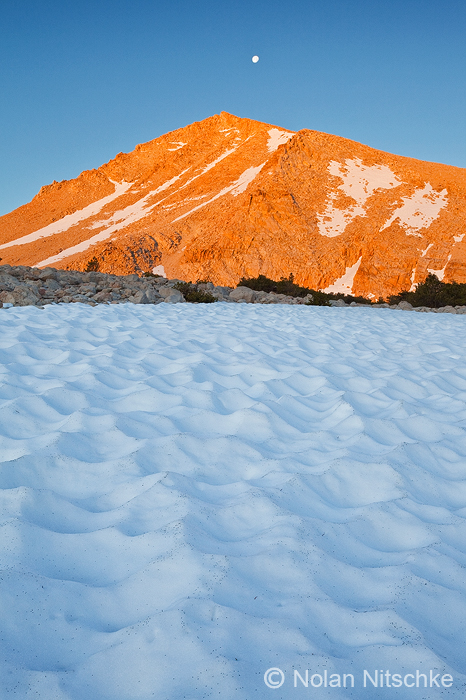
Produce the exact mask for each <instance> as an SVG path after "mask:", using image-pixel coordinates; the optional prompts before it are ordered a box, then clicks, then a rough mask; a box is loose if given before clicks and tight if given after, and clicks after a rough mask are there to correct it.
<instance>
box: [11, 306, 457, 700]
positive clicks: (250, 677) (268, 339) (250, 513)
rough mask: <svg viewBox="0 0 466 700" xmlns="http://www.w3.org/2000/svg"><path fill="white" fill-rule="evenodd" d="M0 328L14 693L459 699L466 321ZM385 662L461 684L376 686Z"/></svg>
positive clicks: (405, 318)
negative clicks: (348, 680) (321, 678)
mask: <svg viewBox="0 0 466 700" xmlns="http://www.w3.org/2000/svg"><path fill="white" fill-rule="evenodd" d="M0 324H1V334H0V359H1V365H0V371H1V375H2V383H1V386H0V402H1V411H0V447H1V450H0V454H1V460H2V461H1V469H0V502H1V508H0V514H1V528H2V535H1V537H0V548H1V557H2V571H1V576H0V606H1V608H0V609H1V615H0V620H1V622H0V625H1V628H2V630H1V634H0V640H1V645H0V648H1V653H0V698H1V700H10V698H13V697H15V698H21V700H32V698H34V699H35V700H37V699H39V700H149V699H153V698H160V699H163V700H181V699H182V698H185V699H189V700H198V699H199V700H200V699H201V698H204V699H205V698H208V699H213V698H222V700H250V698H258V699H259V700H266V699H267V700H268V699H269V698H270V697H272V696H273V697H274V698H280V700H288V699H289V698H308V697H311V696H312V698H317V699H318V700H322V699H324V698H328V699H335V700H342V699H343V698H345V699H348V698H351V699H352V700H356V699H357V700H360V699H361V698H368V699H369V700H376V699H379V698H385V697H387V698H388V697H390V698H392V697H393V698H396V699H397V700H399V699H400V698H401V699H403V700H411V699H415V700H422V699H423V698H424V699H427V698H428V699H429V700H430V699H431V698H437V697H438V698H440V697H441V698H442V700H444V699H445V698H447V699H450V698H455V699H458V700H459V699H460V698H463V697H464V692H465V689H466V635H465V619H466V584H465V575H464V571H465V568H464V567H465V566H466V547H465V541H466V358H465V357H464V353H463V352H462V348H464V346H465V343H466V325H465V319H464V317H463V316H455V315H449V314H415V313H410V312H402V311H392V310H385V309H379V310H377V309H362V308H355V309H349V308H334V309H330V308H322V307H320V308H319V307H305V306H301V307H291V308H290V307H289V306H275V307H270V306H256V305H246V304H244V305H236V304H226V303H220V302H219V303H217V304H211V305H202V304H199V305H191V304H179V305H175V306H172V305H168V304H161V305H158V306H151V305H147V306H137V305H131V304H126V305H113V306H105V305H99V306H97V307H95V308H90V307H87V306H84V305H81V304H73V305H71V304H70V305H64V304H63V305H52V306H48V307H46V308H45V309H44V310H40V309H37V308H35V307H24V308H10V309H8V310H2V311H0ZM271 667H278V668H280V669H281V670H282V671H283V673H284V674H285V683H284V685H283V686H282V687H281V688H277V689H275V690H271V689H269V688H268V687H267V686H266V685H265V683H264V680H263V677H264V673H265V672H266V671H267V669H270V668H271ZM294 669H295V670H297V671H298V672H299V673H300V675H301V677H303V678H305V671H306V669H308V670H309V677H311V674H322V675H323V674H324V672H325V671H327V673H328V674H329V677H330V674H333V675H334V677H336V675H335V674H340V677H342V674H344V673H347V674H353V676H354V680H355V685H354V688H351V687H347V688H338V687H327V688H325V687H320V688H312V687H311V683H310V682H309V688H308V689H306V688H304V687H303V686H302V684H301V682H300V681H299V680H298V687H297V688H295V687H294V686H293V670H294ZM376 669H383V670H389V671H390V673H392V674H393V673H399V674H409V673H411V674H413V673H414V674H416V671H419V672H420V673H426V674H427V676H429V671H430V670H432V671H433V672H434V676H435V674H437V673H440V674H447V673H449V674H451V675H452V677H453V685H452V686H451V687H450V688H441V689H440V690H439V689H437V688H434V689H433V690H430V689H428V690H425V689H424V688H423V687H420V688H416V687H412V688H408V687H406V686H403V687H401V688H399V689H395V688H392V689H386V688H384V689H383V690H382V691H381V690H380V689H378V688H374V687H371V686H370V685H369V687H367V688H363V686H362V678H363V671H364V670H367V671H369V672H370V673H371V674H372V677H374V671H375V670H376ZM316 680H317V682H318V679H317V677H316ZM408 680H410V679H408ZM422 683H423V680H422V678H421V686H422Z"/></svg>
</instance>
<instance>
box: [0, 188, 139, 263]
mask: <svg viewBox="0 0 466 700" xmlns="http://www.w3.org/2000/svg"><path fill="white" fill-rule="evenodd" d="M110 182H112V183H113V184H114V185H115V191H114V192H113V194H109V195H107V196H106V197H102V199H98V200H97V201H96V202H92V204H89V205H88V206H87V207H84V209H79V210H78V211H75V212H73V214H67V215H66V216H64V217H63V218H61V219H59V220H58V221H54V222H53V223H51V224H48V225H47V226H44V227H43V228H40V229H37V231H34V232H33V233H29V234H28V235H27V236H22V237H21V238H17V239H16V240H15V241H10V242H9V243H4V244H3V245H0V249H1V248H10V247H11V246H15V245H26V244H27V243H34V241H37V240H39V239H40V238H47V237H48V236H54V235H55V234H57V233H63V232H64V231H68V229H70V228H72V227H73V226H75V225H76V224H78V223H80V222H81V221H85V220H86V219H90V218H91V217H92V216H96V215H97V214H98V213H99V212H100V211H101V210H102V209H103V208H104V207H105V206H106V205H107V204H109V203H110V202H113V201H114V200H115V199H118V197H121V196H122V195H123V194H125V192H127V191H128V190H129V188H130V187H131V185H132V184H133V183H132V182H120V183H118V182H113V180H110Z"/></svg>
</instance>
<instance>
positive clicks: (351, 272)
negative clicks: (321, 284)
mask: <svg viewBox="0 0 466 700" xmlns="http://www.w3.org/2000/svg"><path fill="white" fill-rule="evenodd" d="M361 260H362V256H361V257H360V258H359V260H357V261H356V262H355V263H354V265H351V267H347V268H346V270H345V274H344V275H342V276H341V277H339V278H338V279H337V280H335V282H333V284H331V285H329V286H328V287H327V289H324V290H323V291H324V292H328V293H331V292H333V293H334V294H338V293H339V292H342V293H343V294H351V293H352V291H353V283H354V276H355V274H356V272H357V271H358V270H359V266H360V264H361Z"/></svg>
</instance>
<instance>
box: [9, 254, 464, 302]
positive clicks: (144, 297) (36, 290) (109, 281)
mask: <svg viewBox="0 0 466 700" xmlns="http://www.w3.org/2000/svg"><path fill="white" fill-rule="evenodd" d="M185 286H187V285H186V283H185V282H183V281H182V280H179V279H167V278H165V277H159V276H155V275H150V276H142V277H139V276H138V275H137V274H130V275H114V274H108V273H104V272H96V271H94V272H80V271H78V270H60V269H55V268H52V267H46V268H45V269H43V270H41V269H39V268H37V267H27V266H25V265H17V266H11V265H0V307H1V308H3V307H6V308H8V307H11V306H37V307H39V308H42V307H44V306H45V305H47V304H70V303H77V302H78V303H82V304H89V305H91V306H95V305H96V304H125V303H132V304H162V303H165V304H179V303H186V299H185V297H184V294H183V292H182V291H181V290H183V287H185ZM195 288H196V290H197V291H199V292H204V293H205V294H208V295H210V297H211V301H213V299H212V297H213V298H214V299H215V300H216V301H224V302H228V303H236V304H289V305H295V304H301V305H312V304H313V296H312V294H307V295H306V296H305V297H292V296H288V295H286V294H276V293H275V292H262V291H259V292H257V291H254V290H253V289H250V288H249V287H236V289H233V288H232V287H225V286H220V285H219V286H215V285H214V284H213V283H212V282H200V283H197V284H196V285H195ZM329 305H330V306H331V307H342V306H351V307H354V306H362V307H364V308H391V309H401V310H405V311H407V310H414V311H422V312H431V313H456V314H465V313H466V306H456V307H453V306H445V307H442V308H440V309H431V308H429V307H427V306H420V307H413V306H412V305H411V304H410V303H409V302H406V301H401V302H400V303H399V304H392V305H389V304H358V303H356V302H352V303H351V304H346V303H345V302H344V301H343V300H342V299H337V300H331V301H330V302H329Z"/></svg>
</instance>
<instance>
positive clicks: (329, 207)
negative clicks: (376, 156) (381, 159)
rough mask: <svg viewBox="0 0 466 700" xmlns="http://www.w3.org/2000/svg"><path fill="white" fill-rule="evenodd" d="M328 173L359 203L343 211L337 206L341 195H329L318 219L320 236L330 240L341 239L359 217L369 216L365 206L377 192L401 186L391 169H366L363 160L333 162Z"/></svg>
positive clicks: (376, 167)
mask: <svg viewBox="0 0 466 700" xmlns="http://www.w3.org/2000/svg"><path fill="white" fill-rule="evenodd" d="M328 171H329V173H330V175H333V176H334V177H338V178H340V179H341V180H342V184H341V185H339V186H338V189H339V190H340V191H341V192H343V194H345V195H346V196H347V197H350V198H351V199H353V200H354V201H355V202H356V204H355V205H350V206H347V207H344V208H343V209H341V208H339V207H336V206H335V200H338V198H339V194H338V192H331V193H330V194H329V196H328V199H327V203H326V206H325V209H324V212H323V213H322V214H318V215H317V222H318V223H317V226H318V229H319V233H320V234H321V235H322V236H327V237H328V238H333V237H334V236H340V235H341V234H342V233H343V232H344V231H345V229H346V227H347V225H348V224H349V223H350V222H351V221H352V220H353V219H354V218H355V217H356V216H366V210H365V209H364V204H365V203H366V201H367V200H368V199H369V197H371V196H372V195H373V194H374V192H376V191H377V190H380V189H383V190H387V189H392V188H393V187H398V185H400V184H401V181H400V180H399V179H398V178H397V176H396V175H395V174H394V173H393V172H392V171H391V170H390V168H389V167H388V166H387V165H364V164H363V162H362V160H361V159H360V158H354V159H352V160H351V159H350V158H347V159H346V161H345V164H344V165H343V163H338V162H337V161H335V160H332V161H330V163H329V166H328Z"/></svg>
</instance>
